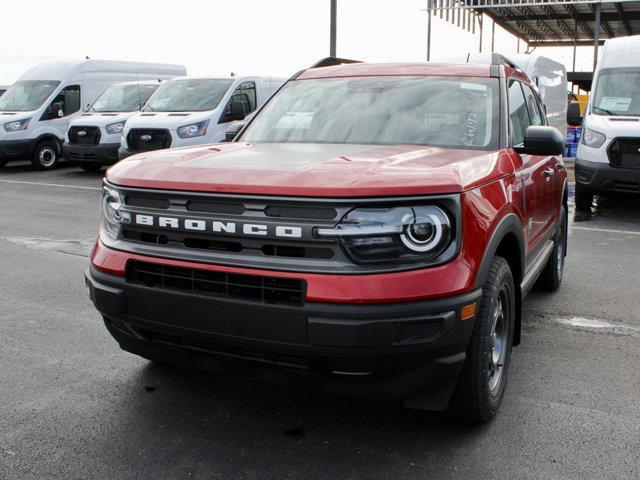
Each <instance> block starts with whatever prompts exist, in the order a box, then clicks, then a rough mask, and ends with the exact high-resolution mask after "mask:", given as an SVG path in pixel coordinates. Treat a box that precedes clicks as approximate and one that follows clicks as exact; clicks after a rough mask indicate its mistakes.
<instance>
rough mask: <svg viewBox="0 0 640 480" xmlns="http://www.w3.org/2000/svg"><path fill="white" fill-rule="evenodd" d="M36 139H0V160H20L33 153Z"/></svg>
mask: <svg viewBox="0 0 640 480" xmlns="http://www.w3.org/2000/svg"><path fill="white" fill-rule="evenodd" d="M35 148H36V140H35V139H32V138H28V139H25V140H0V160H20V159H24V158H29V157H31V155H33V151H34V150H35Z"/></svg>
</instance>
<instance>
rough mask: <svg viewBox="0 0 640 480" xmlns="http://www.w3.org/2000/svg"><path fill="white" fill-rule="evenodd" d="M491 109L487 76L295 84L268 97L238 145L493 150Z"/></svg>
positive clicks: (494, 109) (494, 100)
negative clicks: (395, 146) (315, 145)
mask: <svg viewBox="0 0 640 480" xmlns="http://www.w3.org/2000/svg"><path fill="white" fill-rule="evenodd" d="M498 104H499V102H498V80H497V79H492V78H460V77H444V76H440V77H437V76H432V77H418V76H384V77H382V76H380V77H351V78H328V79H313V80H298V81H293V82H290V83H289V84H287V85H286V86H285V87H284V88H283V89H282V90H280V92H279V93H278V94H277V95H276V96H275V97H273V98H272V100H271V101H270V102H269V103H268V104H267V106H266V107H265V108H264V109H263V110H262V112H261V113H260V114H259V115H258V116H257V117H256V118H255V119H254V121H253V122H251V124H250V125H249V127H248V128H247V130H246V132H245V134H244V135H243V136H242V140H243V141H249V142H272V143H280V142H286V143H352V144H380V145H386V144H391V145H393V144H413V145H434V146H444V147H453V148H495V147H496V146H497V145H498V132H499V127H498V125H499V115H498Z"/></svg>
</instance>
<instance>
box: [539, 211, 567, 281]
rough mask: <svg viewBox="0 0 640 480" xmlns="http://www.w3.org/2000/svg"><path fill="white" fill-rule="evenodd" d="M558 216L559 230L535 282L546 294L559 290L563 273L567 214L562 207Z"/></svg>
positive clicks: (565, 252)
mask: <svg viewBox="0 0 640 480" xmlns="http://www.w3.org/2000/svg"><path fill="white" fill-rule="evenodd" d="M560 215H561V218H560V228H558V231H557V232H556V234H555V238H554V239H553V250H552V251H551V255H550V256H549V260H547V264H546V265H545V267H544V270H543V271H542V273H541V274H540V278H539V279H538V282H537V286H538V288H540V289H541V290H546V291H548V292H555V291H556V290H558V288H560V284H561V283H562V274H563V272H564V258H565V257H566V256H567V213H566V211H565V209H564V207H562V210H561V212H560Z"/></svg>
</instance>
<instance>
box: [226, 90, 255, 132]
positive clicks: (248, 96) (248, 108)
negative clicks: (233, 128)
mask: <svg viewBox="0 0 640 480" xmlns="http://www.w3.org/2000/svg"><path fill="white" fill-rule="evenodd" d="M256 99H257V98H256V84H255V82H244V83H241V84H240V85H238V86H237V87H236V89H235V90H234V91H233V93H232V94H231V98H230V99H229V102H228V103H227V106H226V107H225V109H224V111H223V112H222V115H221V116H220V120H219V121H218V123H226V122H230V121H231V103H236V102H239V103H241V104H242V105H243V106H244V114H245V115H249V114H250V113H251V112H253V111H254V110H255V109H256Z"/></svg>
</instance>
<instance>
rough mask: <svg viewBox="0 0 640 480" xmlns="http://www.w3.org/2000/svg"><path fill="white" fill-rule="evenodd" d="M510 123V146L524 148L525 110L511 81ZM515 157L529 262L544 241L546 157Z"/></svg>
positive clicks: (519, 90) (518, 87) (518, 86)
mask: <svg viewBox="0 0 640 480" xmlns="http://www.w3.org/2000/svg"><path fill="white" fill-rule="evenodd" d="M507 85H508V102H509V123H510V127H511V128H510V136H511V143H510V144H511V145H513V146H514V147H515V146H519V145H523V144H524V135H525V132H526V130H527V127H529V126H530V125H531V124H532V122H531V116H530V115H529V109H528V107H527V103H526V99H525V95H524V91H523V89H522V82H520V81H518V80H515V79H510V80H509V82H508V84H507ZM514 155H516V156H519V157H520V159H521V164H520V167H519V168H518V169H517V173H516V175H517V179H518V180H519V181H520V182H522V186H523V203H524V205H523V209H524V211H523V213H524V216H525V225H524V226H525V236H526V238H527V246H528V249H527V250H528V251H529V252H531V253H533V254H534V255H528V258H529V259H533V257H535V250H536V249H537V248H538V247H542V245H543V243H542V242H540V240H541V239H542V238H543V236H544V233H545V228H546V225H547V223H548V212H549V208H550V207H549V206H548V205H546V203H551V202H552V200H551V199H549V198H546V197H545V194H546V191H547V190H546V189H547V182H546V181H545V169H546V168H547V164H548V159H547V157H541V156H538V155H520V154H518V153H516V152H514Z"/></svg>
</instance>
